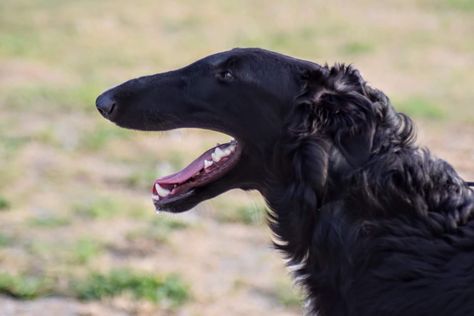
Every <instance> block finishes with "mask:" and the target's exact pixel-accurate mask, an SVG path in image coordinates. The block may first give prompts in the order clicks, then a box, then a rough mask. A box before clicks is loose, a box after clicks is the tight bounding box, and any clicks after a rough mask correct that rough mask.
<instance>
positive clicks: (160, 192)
mask: <svg viewBox="0 0 474 316" xmlns="http://www.w3.org/2000/svg"><path fill="white" fill-rule="evenodd" d="M155 189H156V192H157V193H158V195H159V196H161V197H166V196H168V194H170V192H171V191H170V190H167V189H165V188H162V187H161V186H160V185H159V184H158V183H156V184H155Z"/></svg>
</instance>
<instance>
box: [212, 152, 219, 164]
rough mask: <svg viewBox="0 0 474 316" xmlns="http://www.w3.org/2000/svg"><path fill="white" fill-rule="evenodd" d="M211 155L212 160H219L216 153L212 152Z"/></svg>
mask: <svg viewBox="0 0 474 316" xmlns="http://www.w3.org/2000/svg"><path fill="white" fill-rule="evenodd" d="M211 157H212V160H213V161H214V162H219V161H220V160H221V156H218V155H217V154H216V153H212V154H211Z"/></svg>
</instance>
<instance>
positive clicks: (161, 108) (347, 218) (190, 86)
mask: <svg viewBox="0 0 474 316" xmlns="http://www.w3.org/2000/svg"><path fill="white" fill-rule="evenodd" d="M97 107H98V109H99V111H100V112H101V113H102V115H103V116H105V117H106V118H108V119H109V120H111V121H113V122H114V123H116V124H117V125H119V126H122V127H126V128H133V129H139V130H153V131H159V130H169V129H173V128H178V127H198V128H205V129H210V130H216V131H219V132H223V133H226V134H229V135H231V136H233V137H234V138H235V141H232V142H230V143H228V144H224V145H219V146H217V147H215V148H212V149H210V150H209V151H207V152H205V153H204V154H203V155H202V156H201V157H199V158H198V159H196V160H195V161H194V162H193V163H191V165H189V166H188V167H186V168H185V169H183V170H182V171H180V172H178V173H176V174H173V175H170V176H167V177H163V178H160V179H158V180H156V182H155V185H154V188H153V200H154V203H155V206H156V208H157V209H159V210H165V211H170V212H182V211H186V210H188V209H190V208H192V207H193V206H195V205H196V204H197V203H199V202H202V201H204V200H206V199H209V198H212V197H214V196H216V195H218V194H220V193H222V192H225V191H227V190H229V189H232V188H241V189H244V190H249V189H256V190H258V191H260V192H261V194H262V195H263V196H264V197H265V199H266V200H267V202H268V204H269V206H270V209H271V211H270V215H269V224H270V226H271V228H272V230H273V232H274V233H275V236H276V237H277V238H276V239H277V241H276V242H275V244H276V247H277V248H278V249H280V250H282V251H283V252H284V253H285V254H286V256H287V257H288V259H289V265H290V266H291V267H292V268H293V270H294V271H295V277H296V279H297V280H298V281H299V282H300V283H301V284H302V285H303V286H304V288H305V289H306V291H307V293H308V301H309V305H310V310H311V312H313V313H318V315H364V316H368V315H418V316H419V315H430V316H433V315H449V316H454V315H462V316H465V315H474V192H473V191H472V190H471V189H470V188H469V187H468V186H467V184H465V183H464V182H463V180H462V179H461V178H460V177H459V176H458V175H457V174H456V172H455V170H454V169H453V168H452V167H451V166H450V165H449V164H448V163H446V162H445V161H443V160H439V159H437V158H434V157H433V156H432V155H431V154H430V153H429V151H428V150H424V149H420V148H418V147H417V146H415V145H414V138H415V137H414V133H413V124H412V122H411V120H410V119H409V118H408V117H407V116H405V115H404V114H402V113H398V112H396V111H395V109H394V108H393V107H392V106H391V105H390V102H389V100H388V98H387V97H386V96H385V95H384V94H383V93H382V92H380V91H378V90H376V89H374V88H371V87H369V86H368V85H367V84H366V83H365V81H364V80H363V79H362V78H361V76H360V74H359V72H358V71H357V70H355V69H353V68H352V67H350V66H344V65H335V66H333V67H328V66H320V65H317V64H314V63H311V62H308V61H303V60H298V59H295V58H291V57H288V56H284V55H280V54H277V53H273V52H269V51H265V50H261V49H234V50H231V51H228V52H223V53H219V54H215V55H212V56H209V57H206V58H204V59H202V60H199V61H197V62H195V63H193V64H191V65H189V66H187V67H185V68H182V69H179V70H176V71H171V72H167V73H163V74H158V75H154V76H148V77H142V78H138V79H134V80H131V81H127V82H125V83H124V84H122V85H120V86H118V87H115V88H113V89H111V90H109V91H107V92H105V93H104V94H102V95H101V96H100V97H99V98H98V99H97Z"/></svg>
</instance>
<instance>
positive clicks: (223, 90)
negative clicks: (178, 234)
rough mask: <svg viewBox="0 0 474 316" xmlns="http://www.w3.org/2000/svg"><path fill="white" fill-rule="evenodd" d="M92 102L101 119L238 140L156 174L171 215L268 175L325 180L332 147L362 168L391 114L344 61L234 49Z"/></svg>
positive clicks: (263, 184)
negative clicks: (196, 130)
mask: <svg viewBox="0 0 474 316" xmlns="http://www.w3.org/2000/svg"><path fill="white" fill-rule="evenodd" d="M96 103H97V108H98V110H99V111H100V112H101V114H102V115H103V116H104V117H106V118H107V119H109V120H111V121H113V122H114V123H116V124H117V125H119V126H122V127H126V128H132V129H139V130H149V131H161V130H170V129H174V128H183V127H195V128H204V129H209V130H215V131H219V132H222V133H225V134H228V135H230V136H232V137H234V138H235V140H234V141H232V142H230V143H227V144H223V145H219V146H216V147H214V148H212V149H210V150H208V151H206V152H205V153H204V154H202V155H201V156H200V157H199V158H197V159H196V160H195V161H194V162H192V163H191V164H190V165H189V166H188V167H186V168H185V169H183V170H182V171H180V172H177V173H175V174H173V175H170V176H167V177H162V178H160V179H158V180H156V182H155V185H154V186H153V197H154V203H155V206H156V207H157V209H163V210H169V211H173V212H179V211H185V210H187V209H190V208H191V207H193V206H194V205H196V204H197V203H199V202H201V201H203V200H206V199H209V198H211V197H214V196H216V195H218V194H221V193H222V192H225V191H227V190H229V189H232V188H241V189H258V190H260V191H261V192H262V193H264V195H265V192H267V190H268V187H269V186H272V185H273V184H272V181H271V180H272V179H276V178H277V179H282V178H284V177H290V178H292V177H294V175H295V173H299V174H300V177H303V178H304V179H307V178H308V179H309V180H308V181H313V182H316V184H315V186H322V185H324V181H325V180H324V178H325V176H326V175H327V168H328V166H327V164H328V159H329V156H330V152H331V150H333V149H336V150H337V152H338V153H340V156H341V157H342V159H344V160H345V161H346V162H347V164H348V165H350V166H352V167H357V166H359V165H361V164H363V163H364V162H365V161H366V160H367V159H368V158H369V157H370V154H371V153H372V152H373V150H374V148H375V147H377V148H380V146H379V145H377V146H374V145H376V142H377V139H376V138H377V137H376V131H377V128H378V126H379V125H380V124H388V123H387V122H388V121H389V120H390V115H392V116H394V115H395V112H394V111H393V110H392V109H391V107H389V106H388V101H387V99H386V97H385V96H384V95H383V94H381V93H380V92H378V91H376V90H373V89H370V88H368V87H367V86H366V85H365V82H364V81H363V80H362V78H361V77H360V75H359V73H358V72H357V71H355V70H353V69H352V68H351V67H344V66H335V67H332V68H329V67H327V66H320V65H317V64H314V63H311V62H308V61H304V60H299V59H295V58H292V57H288V56H284V55H280V54H277V53H273V52H269V51H266V50H261V49H234V50H231V51H227V52H223V53H218V54H215V55H211V56H208V57H206V58H204V59H201V60H199V61H197V62H195V63H193V64H191V65H189V66H187V67H184V68H182V69H178V70H175V71H171V72H166V73H161V74H157V75H152V76H146V77H141V78H138V79H133V80H130V81H127V82H125V83H123V84H121V85H119V86H117V87H115V88H112V89H110V90H108V91H106V92H104V93H103V94H102V95H101V96H99V98H98V99H97V102H96ZM392 112H393V113H392ZM395 116H396V115H395ZM393 120H394V122H395V121H397V119H395V118H393ZM394 122H392V123H394ZM389 123H390V122H389ZM392 123H390V124H392ZM399 127H400V126H398V127H397V126H395V125H394V128H399ZM302 143H304V144H306V145H305V146H303V147H304V148H303V147H301V146H299V145H301V144H302ZM308 144H310V145H311V144H314V146H315V147H314V148H313V147H311V146H308ZM293 151H294V152H293ZM295 155H296V156H298V157H296V158H295ZM318 156H319V157H318ZM280 158H283V160H285V161H286V162H288V161H290V163H288V164H285V163H283V164H282V163H281V160H282V159H280ZM318 161H319V162H318ZM295 168H298V170H294V169H295ZM296 178H298V176H296ZM298 180H299V179H298ZM283 181H286V179H283Z"/></svg>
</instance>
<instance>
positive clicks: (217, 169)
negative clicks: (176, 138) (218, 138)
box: [152, 140, 241, 205]
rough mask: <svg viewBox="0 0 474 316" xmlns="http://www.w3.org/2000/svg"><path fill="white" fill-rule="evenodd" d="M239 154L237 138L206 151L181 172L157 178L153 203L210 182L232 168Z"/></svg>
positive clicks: (171, 199)
mask: <svg viewBox="0 0 474 316" xmlns="http://www.w3.org/2000/svg"><path fill="white" fill-rule="evenodd" d="M240 154H241V147H240V146H239V143H238V142H237V141H236V140H232V141H230V142H228V143H225V144H222V145H217V146H215V147H213V148H211V149H209V150H207V151H206V152H205V153H203V154H202V155H201V156H199V157H198V158H196V159H195V160H194V161H193V162H191V163H190V164H189V165H188V166H187V167H185V168H184V169H182V170H181V171H178V172H176V173H174V174H171V175H168V176H164V177H161V178H159V179H157V180H155V183H154V185H153V190H152V192H153V202H154V203H155V205H163V204H166V203H169V202H173V201H176V200H179V199H180V198H185V197H187V196H189V195H191V194H192V193H193V191H194V189H195V188H198V187H202V186H205V185H208V184H210V183H212V182H214V181H216V180H217V179H219V178H221V177H222V176H224V175H225V174H226V173H227V172H228V171H230V170H231V169H232V167H234V166H235V164H236V163H237V162H238V160H239V158H240Z"/></svg>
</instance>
